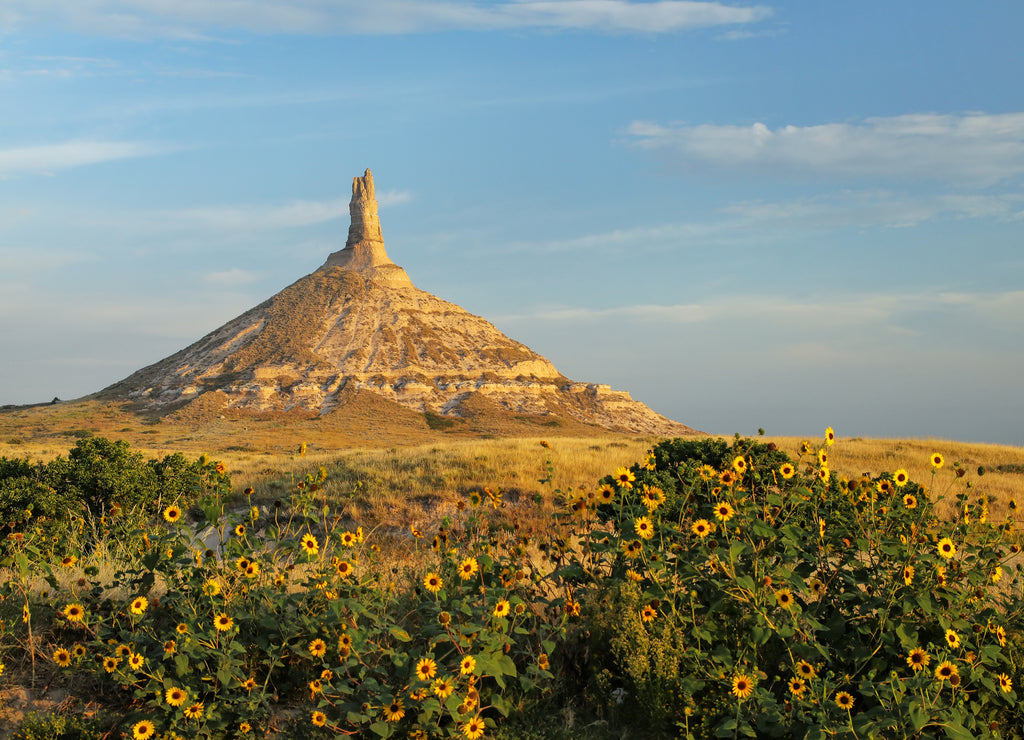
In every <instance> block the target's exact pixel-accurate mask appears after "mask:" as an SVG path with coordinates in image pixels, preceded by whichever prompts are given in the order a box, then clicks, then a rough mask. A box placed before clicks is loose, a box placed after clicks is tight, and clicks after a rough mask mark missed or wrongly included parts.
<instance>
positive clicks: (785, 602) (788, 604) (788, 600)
mask: <svg viewBox="0 0 1024 740" xmlns="http://www.w3.org/2000/svg"><path fill="white" fill-rule="evenodd" d="M775 600H776V601H777V602H779V606H781V607H782V608H784V609H792V608H793V604H795V603H796V599H794V598H793V592H792V591H790V590H789V589H788V588H780V589H779V590H778V591H776V592H775Z"/></svg>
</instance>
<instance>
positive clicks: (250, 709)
mask: <svg viewBox="0 0 1024 740" xmlns="http://www.w3.org/2000/svg"><path fill="white" fill-rule="evenodd" d="M321 482H322V478H320V477H308V478H307V480H305V481H302V482H301V483H300V484H299V485H300V491H299V493H297V494H296V495H295V496H294V497H293V499H292V501H291V502H290V506H287V507H281V508H273V509H270V510H266V511H261V510H260V509H259V508H257V507H255V506H251V507H249V508H247V509H246V510H245V511H244V512H242V513H240V514H230V513H226V511H225V506H224V502H223V500H222V499H221V498H219V497H214V496H211V497H207V498H206V499H204V500H203V501H202V502H201V503H200V506H201V508H202V509H203V512H204V515H205V517H206V524H208V525H210V526H212V527H214V528H215V529H216V531H217V533H218V536H219V544H218V545H217V547H216V548H215V549H212V550H206V549H205V548H203V547H201V546H199V547H197V541H196V539H195V535H194V534H193V530H192V528H191V527H190V526H187V525H186V524H185V522H184V520H183V515H182V511H181V508H180V507H178V506H176V505H173V504H172V505H169V506H167V507H166V508H165V509H164V511H163V512H162V516H163V521H162V523H161V526H159V527H149V528H148V529H147V531H146V536H145V538H144V542H145V547H144V549H142V551H141V552H140V553H139V555H138V557H137V558H133V559H131V560H129V561H127V562H124V563H122V564H121V566H120V568H119V570H118V571H117V572H116V573H115V574H114V576H113V581H114V583H116V584H117V589H116V590H115V589H111V588H105V587H104V586H103V585H102V584H101V583H100V582H99V581H98V579H96V578H95V576H96V573H95V572H94V571H91V570H90V569H89V568H86V569H85V570H84V571H83V578H82V579H81V580H80V581H78V583H77V585H76V587H75V588H74V589H73V591H72V592H71V593H66V592H59V591H58V592H57V593H58V594H59V595H58V596H57V597H56V598H51V599H50V600H49V602H48V604H47V605H46V606H45V607H40V606H36V607H34V608H32V609H28V608H26V617H27V620H26V623H29V624H35V623H39V624H47V623H48V622H51V620H52V624H53V625H54V627H53V629H52V637H51V640H52V643H51V645H50V646H49V647H47V648H46V649H45V651H44V654H43V655H44V657H45V658H46V659H47V661H48V662H49V663H50V664H52V665H54V666H55V667H56V668H57V669H59V670H67V671H70V672H74V673H75V674H76V676H78V677H79V678H81V677H84V676H92V677H93V678H94V679H99V680H100V681H101V682H102V683H103V684H105V685H106V686H108V687H109V690H112V691H114V692H115V694H116V697H117V700H118V701H119V702H121V703H123V704H124V705H125V706H129V707H130V710H129V712H128V717H127V721H128V722H129V724H130V726H131V728H132V733H133V735H134V736H135V737H143V738H148V737H151V736H153V735H154V734H158V733H167V736H168V737H196V736H202V737H214V738H228V737H254V736H255V735H256V732H257V730H256V729H255V728H260V729H261V730H262V728H264V727H266V726H267V725H268V723H269V722H270V721H271V719H272V718H273V717H275V716H278V718H279V719H280V717H281V716H285V717H286V716H288V715H289V713H290V712H291V713H292V714H294V712H293V710H292V709H291V708H298V709H297V711H298V716H297V718H296V717H294V716H293V721H294V722H295V723H296V726H295V727H293V728H292V730H291V731H290V735H291V736H303V737H335V736H336V735H337V734H339V733H341V734H349V735H357V736H373V737H391V736H392V735H399V736H402V737H404V736H406V735H407V734H411V735H412V736H414V737H427V736H429V737H455V736H462V737H477V736H479V735H482V734H483V733H484V731H485V729H487V728H493V727H494V726H495V725H494V723H495V717H496V716H504V715H507V714H508V713H509V712H511V711H513V710H514V709H515V708H516V706H517V701H518V700H519V698H520V697H523V696H526V695H528V694H529V693H530V692H533V691H535V690H536V689H537V688H538V687H539V686H540V685H542V684H543V683H545V682H546V681H547V680H549V679H550V678H551V677H552V676H551V673H550V672H549V671H548V664H547V657H546V654H547V653H550V652H551V651H552V650H553V649H554V643H553V642H552V641H551V640H550V638H551V637H552V636H553V635H554V633H555V632H556V631H557V629H558V627H559V624H560V623H559V622H558V621H557V620H556V621H555V622H554V623H553V624H551V623H549V621H548V619H547V617H548V615H547V612H546V607H547V601H546V597H545V595H544V593H543V590H542V589H541V588H540V584H541V582H542V580H543V579H542V576H541V574H540V573H539V572H537V571H536V570H535V568H534V567H533V565H532V563H531V561H530V558H529V557H528V553H527V550H526V548H525V547H524V545H523V543H522V542H521V541H519V539H518V538H517V536H516V535H515V534H514V533H513V532H508V531H500V530H493V529H492V528H491V527H490V526H489V524H488V521H487V519H486V518H485V517H483V516H481V515H480V511H479V510H478V509H476V508H474V507H469V508H467V509H463V510H461V511H460V512H459V516H458V517H457V518H456V519H455V520H454V521H449V522H446V523H445V525H444V527H443V528H442V529H441V530H440V531H438V532H437V533H436V536H435V537H434V539H433V546H429V545H427V544H426V541H425V540H424V539H422V535H421V533H419V532H414V533H413V539H414V541H415V543H416V544H415V548H416V554H415V558H414V560H413V562H411V563H410V564H408V565H406V566H404V567H396V566H392V567H390V568H389V567H387V566H385V565H384V564H383V563H382V562H381V557H382V556H381V555H380V550H381V548H380V547H379V546H377V545H376V544H373V543H371V542H370V541H369V539H370V538H369V537H365V536H364V534H363V530H362V528H361V527H349V528H343V526H342V523H343V522H345V521H346V520H345V519H344V511H343V510H338V511H334V510H332V509H331V507H330V506H328V505H327V504H326V501H324V500H323V499H320V500H319V501H317V500H315V498H314V497H315V496H316V494H317V492H318V489H319V484H320V483H321ZM32 554H33V553H32V552H31V551H30V550H29V545H24V549H23V550H22V551H21V552H20V553H19V555H24V556H25V557H24V558H22V559H23V560H24V559H27V556H29V555H32ZM72 558H75V559H77V554H76V555H73V556H72ZM65 562H67V558H66V559H65ZM26 567H29V568H30V567H31V566H26ZM37 567H38V568H39V570H40V571H41V572H43V573H44V574H45V577H46V578H47V579H48V580H49V582H50V584H51V585H52V586H53V587H54V588H55V590H56V589H57V586H58V582H57V579H56V569H57V568H59V567H60V566H48V565H46V564H45V563H40V564H38V566H37ZM69 567H75V566H74V562H72V563H71V564H70V566H69ZM282 707H288V708H289V709H282Z"/></svg>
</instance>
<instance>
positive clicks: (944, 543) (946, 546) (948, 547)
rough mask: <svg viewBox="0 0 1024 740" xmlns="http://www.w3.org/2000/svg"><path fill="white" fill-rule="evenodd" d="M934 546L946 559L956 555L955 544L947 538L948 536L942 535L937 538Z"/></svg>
mask: <svg viewBox="0 0 1024 740" xmlns="http://www.w3.org/2000/svg"><path fill="white" fill-rule="evenodd" d="M936 548H937V549H938V551H939V555H941V556H942V557H944V558H946V560H949V559H950V558H951V557H953V556H954V555H956V545H954V544H953V540H951V539H949V537H943V538H942V539H941V540H939V543H938V544H937V545H936Z"/></svg>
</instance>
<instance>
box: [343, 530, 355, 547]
mask: <svg viewBox="0 0 1024 740" xmlns="http://www.w3.org/2000/svg"><path fill="white" fill-rule="evenodd" d="M358 541H359V538H358V536H357V535H354V534H352V533H351V532H342V533H341V544H342V545H344V546H345V547H355V546H356V543H357V542H358Z"/></svg>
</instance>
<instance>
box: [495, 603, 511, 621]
mask: <svg viewBox="0 0 1024 740" xmlns="http://www.w3.org/2000/svg"><path fill="white" fill-rule="evenodd" d="M509 611H511V605H510V604H509V603H508V599H498V603H497V604H495V605H494V611H493V612H492V613H493V614H494V616H496V617H507V616H508V613H509Z"/></svg>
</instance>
